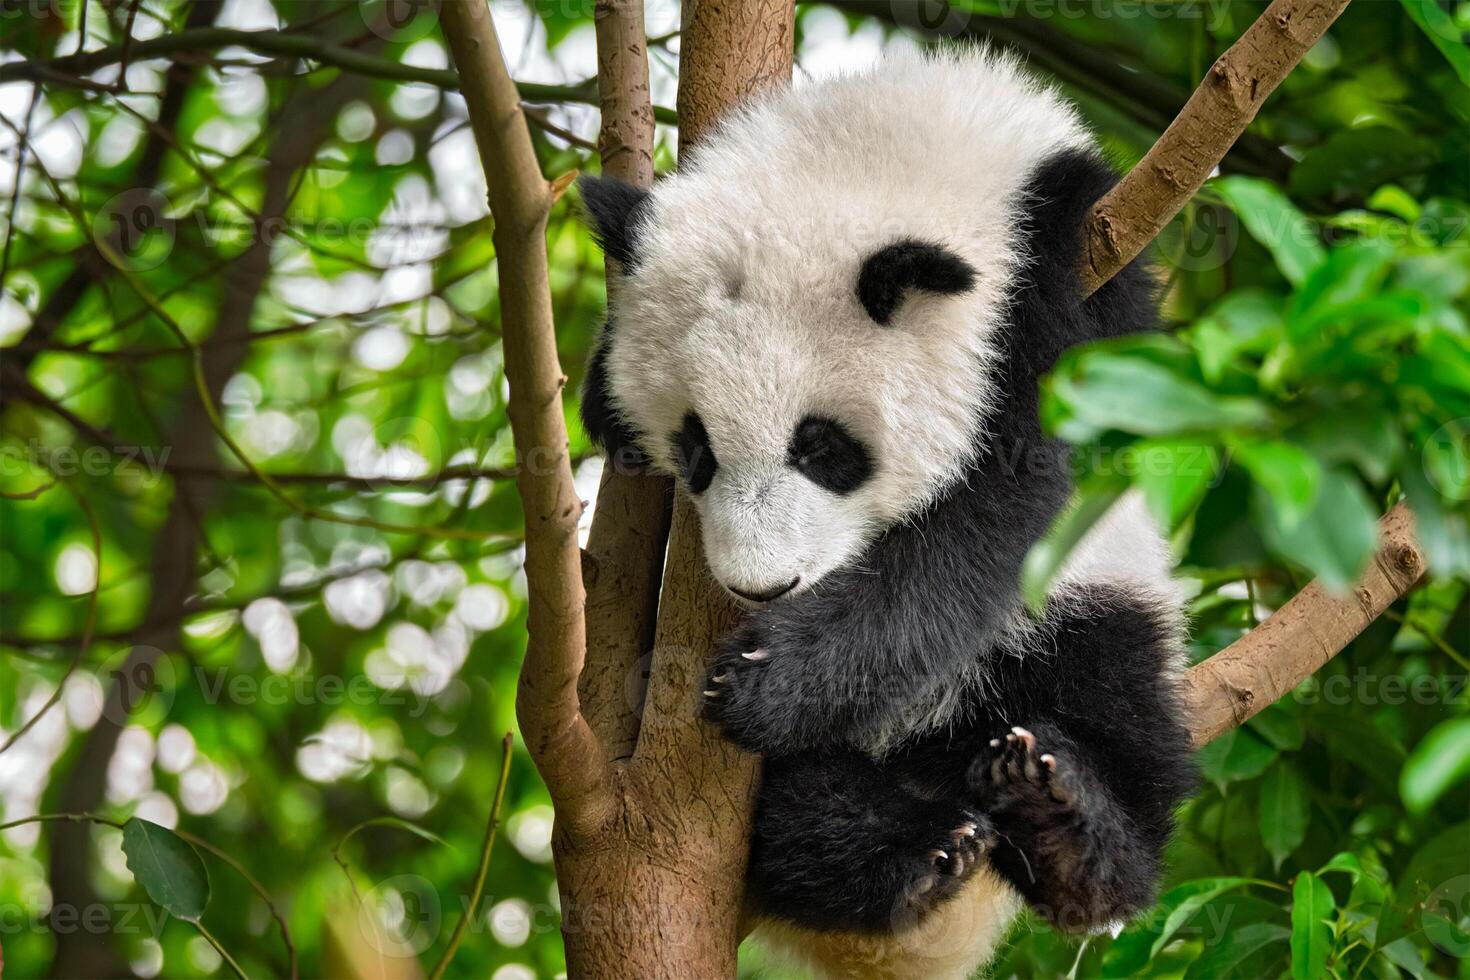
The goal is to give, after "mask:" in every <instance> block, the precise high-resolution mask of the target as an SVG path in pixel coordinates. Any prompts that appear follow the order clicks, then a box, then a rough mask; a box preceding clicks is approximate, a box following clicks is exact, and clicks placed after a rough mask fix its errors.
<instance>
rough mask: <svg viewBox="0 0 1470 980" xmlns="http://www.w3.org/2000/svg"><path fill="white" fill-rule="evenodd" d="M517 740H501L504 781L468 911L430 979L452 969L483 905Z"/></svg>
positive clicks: (498, 791)
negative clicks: (481, 904)
mask: <svg viewBox="0 0 1470 980" xmlns="http://www.w3.org/2000/svg"><path fill="white" fill-rule="evenodd" d="M513 744H514V736H512V735H511V733H510V732H506V733H505V738H503V739H501V741H500V750H501V757H500V782H498V783H497V784H496V785H495V802H494V803H493V804H491V806H490V819H489V820H488V821H487V822H486V824H485V842H484V843H483V844H481V845H480V866H479V868H478V869H477V870H476V871H475V883H474V885H473V886H472V887H471V888H470V900H469V902H468V903H467V904H466V905H465V909H464V915H462V916H460V917H459V921H458V922H456V923H455V924H454V932H453V933H451V934H450V936H449V945H448V946H446V947H444V954H443V955H442V956H440V957H439V962H438V963H435V964H434V969H433V970H431V971H429V980H441V978H442V977H443V976H444V971H445V970H447V969H449V964H450V963H451V962H452V961H453V960H454V954H455V953H456V952H457V951H458V950H459V944H460V942H461V941H462V940H463V939H464V934H465V930H466V929H468V928H469V924H470V922H472V921H473V920H474V918H475V909H476V908H478V907H479V905H480V896H481V895H482V894H483V893H484V891H485V878H486V876H487V875H488V874H489V872H490V852H491V850H493V849H494V847H495V830H496V828H498V827H499V826H500V808H501V806H502V805H503V804H504V803H505V787H506V785H507V784H508V783H509V782H510V760H511V749H512V746H513Z"/></svg>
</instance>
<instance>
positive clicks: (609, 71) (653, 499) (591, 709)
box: [578, 0, 674, 759]
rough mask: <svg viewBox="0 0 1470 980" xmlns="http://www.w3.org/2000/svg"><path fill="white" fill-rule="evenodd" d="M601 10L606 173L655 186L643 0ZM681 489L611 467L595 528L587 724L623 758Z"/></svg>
mask: <svg viewBox="0 0 1470 980" xmlns="http://www.w3.org/2000/svg"><path fill="white" fill-rule="evenodd" d="M595 17H596V27H597V85H598V90H599V92H600V93H601V98H602V131H601V133H600V134H599V135H598V140H597V142H598V145H599V146H600V148H601V150H602V172H603V173H604V174H606V175H608V176H610V177H616V178H618V179H619V180H622V181H625V182H627V183H630V184H635V185H637V186H639V187H647V186H648V185H649V184H651V183H653V136H654V124H653V110H652V107H651V103H650V101H649V99H650V96H649V88H648V51H647V49H646V47H645V42H644V36H643V0H598V2H597V7H596V13H595ZM617 281H618V270H617V263H616V260H614V259H611V258H609V259H607V282H608V288H609V289H615V288H616V284H617ZM673 493H674V487H673V481H671V480H669V479H668V478H667V477H662V476H658V475H656V474H628V473H619V472H618V471H617V469H616V468H615V467H612V466H608V467H607V468H606V469H604V470H603V476H602V485H601V486H600V487H598V490H597V507H596V509H595V510H594V511H593V513H592V528H591V531H590V532H589V533H588V535H587V555H586V560H585V562H584V565H583V572H584V575H585V576H586V580H587V581H586V585H587V663H586V664H585V666H584V667H583V670H582V677H581V679H580V681H579V682H578V690H579V693H580V695H581V698H582V706H583V711H585V712H586V714H587V721H588V723H589V724H590V725H591V726H592V730H593V731H595V732H596V733H597V736H598V738H600V739H601V740H602V743H603V745H605V746H606V747H607V751H608V754H609V755H610V756H611V757H612V758H614V759H622V758H627V757H628V756H630V755H632V754H633V747H634V744H635V743H636V742H637V739H638V716H639V714H640V713H641V711H642V708H643V697H642V695H643V690H642V684H641V680H642V672H641V670H640V661H641V660H642V658H643V657H644V655H645V654H647V653H648V652H649V651H650V650H651V649H652V648H653V642H654V626H655V623H656V620H657V618H658V593H659V578H660V576H661V575H662V574H663V562H664V547H665V545H666V543H667V541H668V536H669V515H670V511H671V507H672V504H673Z"/></svg>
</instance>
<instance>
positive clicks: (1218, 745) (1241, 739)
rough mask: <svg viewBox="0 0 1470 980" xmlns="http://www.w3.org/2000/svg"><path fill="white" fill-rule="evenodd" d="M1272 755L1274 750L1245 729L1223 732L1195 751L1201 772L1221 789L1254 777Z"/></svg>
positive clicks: (1266, 765) (1262, 769)
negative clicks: (1197, 752) (1197, 751)
mask: <svg viewBox="0 0 1470 980" xmlns="http://www.w3.org/2000/svg"><path fill="white" fill-rule="evenodd" d="M1275 758H1276V750H1275V749H1273V748H1271V746H1269V745H1267V744H1266V743H1265V742H1263V741H1261V739H1260V738H1258V737H1256V736H1255V735H1254V734H1252V733H1251V731H1250V730H1249V729H1244V728H1235V729H1232V730H1230V731H1228V732H1226V733H1225V734H1224V735H1221V736H1220V737H1219V738H1217V739H1215V740H1214V741H1213V742H1211V743H1210V744H1208V745H1206V746H1205V747H1204V748H1202V749H1200V750H1199V754H1198V759H1199V764H1200V772H1201V773H1203V774H1204V777H1205V778H1206V779H1208V780H1210V782H1212V783H1215V784H1216V785H1218V786H1219V787H1220V788H1221V789H1224V788H1225V786H1226V785H1227V784H1229V783H1232V782H1238V781H1240V780H1244V779H1255V778H1256V777H1257V776H1259V775H1260V774H1261V773H1263V772H1265V771H1266V769H1267V767H1269V766H1270V765H1271V763H1272V761H1273V760H1274V759H1275Z"/></svg>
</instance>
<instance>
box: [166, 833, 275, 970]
mask: <svg viewBox="0 0 1470 980" xmlns="http://www.w3.org/2000/svg"><path fill="white" fill-rule="evenodd" d="M174 833H175V834H178V835H179V836H180V837H182V838H183V839H184V840H186V841H188V842H189V843H190V844H193V845H194V846H195V847H202V848H204V849H205V850H206V851H208V852H209V853H211V854H213V855H214V856H215V857H217V858H219V859H220V860H221V861H223V862H225V863H226V864H228V865H229V866H230V867H232V868H234V869H235V871H236V872H237V873H238V874H239V875H240V877H241V878H244V879H245V882H246V884H248V885H249V886H250V887H251V888H252V889H254V891H255V894H257V895H259V896H260V900H261V901H262V902H265V907H266V909H267V910H268V911H269V912H270V915H271V918H272V919H275V920H276V925H277V926H278V927H279V928H280V930H281V942H282V943H283V944H284V945H285V947H286V957H287V959H288V961H289V962H290V964H291V980H296V978H297V976H298V973H297V969H296V945H295V944H294V943H292V942H291V930H290V928H289V927H288V926H287V925H286V917H285V916H284V915H283V914H282V913H281V910H280V909H279V908H277V907H276V903H275V902H274V901H273V900H272V899H271V894H270V892H268V891H266V890H265V886H264V885H262V884H261V883H260V882H259V881H257V880H256V879H255V876H254V875H252V874H251V873H250V871H249V870H248V869H247V868H246V867H245V865H243V864H241V863H240V862H239V861H237V860H235V859H234V858H233V857H231V856H230V855H229V854H228V853H226V852H225V851H224V850H221V849H220V848H218V847H216V846H215V845H213V844H211V843H210V842H209V841H207V840H205V839H204V838H203V837H199V836H198V835H196V834H191V833H189V832H188V831H187V830H179V829H178V828H177V827H175V828H174Z"/></svg>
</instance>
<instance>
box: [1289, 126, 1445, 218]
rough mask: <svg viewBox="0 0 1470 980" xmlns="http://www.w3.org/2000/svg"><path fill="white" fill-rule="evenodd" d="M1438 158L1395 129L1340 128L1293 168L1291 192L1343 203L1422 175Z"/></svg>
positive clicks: (1419, 140)
mask: <svg viewBox="0 0 1470 980" xmlns="http://www.w3.org/2000/svg"><path fill="white" fill-rule="evenodd" d="M1439 156H1440V154H1439V149H1438V147H1436V146H1435V144H1434V142H1433V141H1432V140H1429V139H1426V138H1424V137H1422V136H1419V135H1417V134H1415V133H1406V132H1404V131H1403V130H1401V129H1398V128H1397V127H1393V126H1357V127H1351V128H1347V127H1345V128H1342V129H1337V130H1334V131H1333V132H1332V134H1331V135H1329V136H1328V137H1327V138H1326V139H1324V140H1322V141H1321V142H1320V143H1318V144H1317V145H1316V146H1314V147H1312V148H1311V149H1309V150H1307V152H1306V153H1305V154H1304V155H1303V156H1302V159H1301V162H1299V163H1298V164H1297V165H1296V166H1295V167H1293V168H1292V171H1291V192H1292V193H1293V194H1295V195H1296V196H1297V197H1299V198H1322V197H1326V198H1335V199H1337V200H1346V199H1348V198H1352V197H1358V196H1361V195H1366V194H1367V193H1368V192H1369V191H1371V190H1373V189H1374V188H1376V187H1379V186H1381V185H1383V184H1386V183H1388V182H1390V181H1395V180H1401V179H1405V178H1410V177H1414V176H1416V175H1417V174H1421V173H1423V172H1424V171H1425V170H1427V169H1429V167H1431V166H1432V165H1433V164H1434V163H1435V162H1436V161H1437V160H1438V159H1439Z"/></svg>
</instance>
